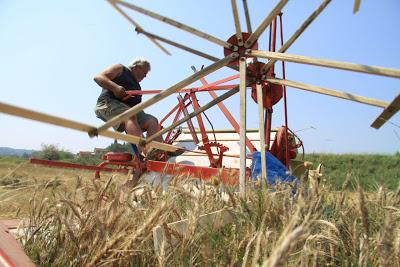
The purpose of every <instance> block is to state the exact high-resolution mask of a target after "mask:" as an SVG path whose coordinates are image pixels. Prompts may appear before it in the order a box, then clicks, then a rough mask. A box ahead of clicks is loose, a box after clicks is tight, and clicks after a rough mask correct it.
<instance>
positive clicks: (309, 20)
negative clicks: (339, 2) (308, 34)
mask: <svg viewBox="0 0 400 267" xmlns="http://www.w3.org/2000/svg"><path fill="white" fill-rule="evenodd" d="M330 2H331V0H324V1H323V2H322V3H321V5H320V6H319V7H318V8H317V9H316V10H315V11H314V12H313V13H312V14H311V15H310V16H309V17H308V18H307V19H306V20H305V21H304V22H303V24H302V25H301V26H300V28H298V29H297V30H296V31H295V32H294V34H293V35H292V36H291V37H290V38H289V40H287V41H286V42H285V43H284V44H283V45H282V47H281V48H280V49H279V51H278V52H279V53H284V52H286V50H287V49H288V48H289V47H290V46H291V45H292V44H293V43H294V42H295V41H296V40H297V38H299V36H300V35H301V34H302V33H303V32H304V31H305V30H306V29H307V27H308V26H310V24H311V23H312V22H313V21H314V20H315V19H316V18H317V17H318V15H319V14H321V13H322V11H323V10H324V9H325V8H326V7H327V6H328V4H329V3H330ZM275 62H276V60H274V59H271V60H269V61H268V62H267V64H265V66H264V67H263V68H262V70H261V73H267V71H268V70H269V68H270V67H271V66H272V65H273V64H274V63H275Z"/></svg>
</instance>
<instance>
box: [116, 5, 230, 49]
mask: <svg viewBox="0 0 400 267" xmlns="http://www.w3.org/2000/svg"><path fill="white" fill-rule="evenodd" d="M115 2H116V3H117V4H120V5H123V6H125V7H127V8H130V9H132V10H135V11H137V12H139V13H142V14H144V15H146V16H149V17H152V18H153V19H157V20H159V21H161V22H164V23H167V24H169V25H172V26H174V27H177V28H178V29H181V30H184V31H186V32H189V33H191V34H194V35H197V36H199V37H201V38H203V39H206V40H208V41H210V42H213V43H215V44H218V45H221V46H223V47H226V48H229V49H233V48H234V47H236V46H232V45H231V44H230V43H228V42H225V41H223V40H221V39H219V38H217V37H214V36H211V35H209V34H207V33H205V32H202V31H199V30H196V29H195V28H193V27H190V26H187V25H185V24H183V23H180V22H178V21H176V20H173V19H170V18H167V17H164V16H161V15H159V14H157V13H155V12H152V11H150V10H147V9H144V8H141V7H138V6H136V5H133V4H131V3H127V2H125V1H121V0H117V1H115ZM237 49H238V48H237V47H236V49H235V50H237Z"/></svg>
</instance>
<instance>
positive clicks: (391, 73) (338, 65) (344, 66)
mask: <svg viewBox="0 0 400 267" xmlns="http://www.w3.org/2000/svg"><path fill="white" fill-rule="evenodd" d="M246 54H247V55H251V56H256V57H262V58H268V59H275V60H281V61H286V62H295V63H300V64H307V65H314V66H320V67H326V68H333V69H341V70H349V71H355V72H362V73H368V74H374V75H380V76H387V77H394V78H400V70H398V69H389V68H383V67H378V66H368V65H361V64H355V63H348V62H340V61H334V60H326V59H319V58H311V57H305V56H298V55H292V54H286V53H285V54H283V53H277V52H269V51H260V50H248V51H247V52H246Z"/></svg>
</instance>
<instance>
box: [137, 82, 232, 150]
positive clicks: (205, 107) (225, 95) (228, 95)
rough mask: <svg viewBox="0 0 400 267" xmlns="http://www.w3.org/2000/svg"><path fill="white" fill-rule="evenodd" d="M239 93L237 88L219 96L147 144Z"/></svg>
mask: <svg viewBox="0 0 400 267" xmlns="http://www.w3.org/2000/svg"><path fill="white" fill-rule="evenodd" d="M237 92H239V87H236V88H234V89H232V90H230V91H228V92H226V93H224V94H222V95H221V96H219V97H218V98H217V99H214V100H212V101H210V102H209V103H207V104H206V105H204V106H202V107H200V108H199V109H198V110H195V111H194V112H192V113H190V114H189V116H186V117H184V118H182V119H180V120H179V121H177V122H175V123H174V124H171V125H170V126H168V127H166V128H164V129H162V130H161V131H159V132H157V133H155V134H153V135H152V136H150V137H149V138H147V139H146V140H145V141H146V143H150V142H153V140H154V139H155V138H157V137H159V136H162V135H163V134H164V133H166V132H168V131H169V130H171V129H173V128H175V127H177V126H179V125H181V124H182V123H184V122H186V121H187V120H189V119H191V118H193V117H195V116H196V115H197V114H199V113H201V112H203V111H206V110H207V109H209V108H211V107H213V106H215V105H216V104H218V103H219V102H220V101H223V100H225V99H227V98H228V97H231V96H233V95H234V94H236V93H237Z"/></svg>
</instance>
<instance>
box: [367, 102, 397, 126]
mask: <svg viewBox="0 0 400 267" xmlns="http://www.w3.org/2000/svg"><path fill="white" fill-rule="evenodd" d="M399 109H400V94H399V95H397V96H396V97H395V98H394V99H393V101H392V102H391V103H390V104H389V105H388V106H387V107H386V108H385V109H384V110H383V111H382V113H381V114H380V115H379V116H378V118H376V120H375V121H374V122H373V123H372V124H371V127H373V128H375V129H379V128H380V127H381V126H382V125H383V124H385V122H387V121H388V120H389V119H390V118H391V117H392V116H393V115H394V114H396V113H397V111H399Z"/></svg>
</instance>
